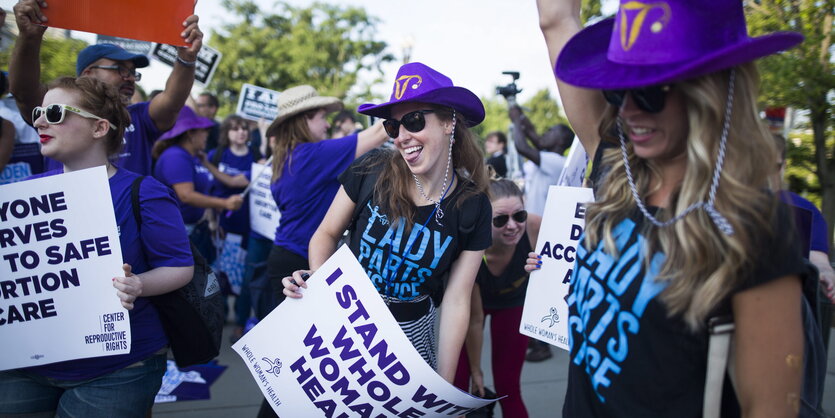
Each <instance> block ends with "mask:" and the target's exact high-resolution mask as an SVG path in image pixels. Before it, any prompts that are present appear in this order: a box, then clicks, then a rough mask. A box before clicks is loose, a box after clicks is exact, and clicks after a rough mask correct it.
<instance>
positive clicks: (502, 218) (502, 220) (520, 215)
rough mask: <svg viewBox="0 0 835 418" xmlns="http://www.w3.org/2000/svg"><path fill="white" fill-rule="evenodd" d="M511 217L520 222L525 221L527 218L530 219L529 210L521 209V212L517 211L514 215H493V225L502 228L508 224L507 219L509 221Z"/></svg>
mask: <svg viewBox="0 0 835 418" xmlns="http://www.w3.org/2000/svg"><path fill="white" fill-rule="evenodd" d="M510 218H513V221H515V222H516V223H518V224H520V223H522V222H525V221H526V220H528V211H526V210H520V211H519V212H516V213H514V214H513V215H507V214H504V215H499V216H494V217H493V226H495V227H496V228H502V227H504V226H505V225H507V221H509V220H510Z"/></svg>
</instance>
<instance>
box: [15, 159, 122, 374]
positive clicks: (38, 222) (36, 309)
mask: <svg viewBox="0 0 835 418" xmlns="http://www.w3.org/2000/svg"><path fill="white" fill-rule="evenodd" d="M0 196H2V197H0V352H2V353H3V355H2V356H0V370H7V369H16V368H20V367H27V366H37V365H43V364H48V363H55V362H58V361H65V360H74V359H80V358H88V357H99V356H107V355H115V354H125V353H128V352H129V351H130V346H131V334H130V319H129V316H128V312H127V311H126V310H125V309H124V308H123V307H122V304H121V303H120V302H119V297H118V296H117V295H116V289H115V288H114V287H113V283H112V280H111V278H113V277H117V276H122V275H124V271H123V270H122V250H121V247H120V244H119V233H118V230H117V227H116V217H115V215H114V213H113V202H112V199H111V197H110V186H109V183H108V178H107V171H106V170H105V168H104V166H101V167H96V168H91V169H87V170H81V171H76V172H71V173H66V174H60V175H56V176H52V177H44V178H39V179H34V180H28V181H24V182H19V183H13V184H7V185H3V186H0Z"/></svg>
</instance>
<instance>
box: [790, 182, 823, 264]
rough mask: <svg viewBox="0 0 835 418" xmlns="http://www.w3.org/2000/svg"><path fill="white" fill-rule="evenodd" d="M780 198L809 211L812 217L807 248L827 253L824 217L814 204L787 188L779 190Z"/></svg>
mask: <svg viewBox="0 0 835 418" xmlns="http://www.w3.org/2000/svg"><path fill="white" fill-rule="evenodd" d="M780 200H782V201H783V202H786V203H789V204H791V205H792V206H797V207H799V208H801V209H805V210H807V211H809V212H810V214H811V218H812V219H811V228H810V229H809V231H808V232H809V249H810V250H812V251H820V252H822V253H827V254H829V240H828V239H826V219H824V217H823V214H821V211H820V210H818V208H817V207H816V206H815V204H814V203H812V202H810V201H808V200H806V199H804V198H802V197H800V196H798V195H797V194H796V193H794V192H791V191H788V190H783V191H781V192H780ZM804 236H805V233H804Z"/></svg>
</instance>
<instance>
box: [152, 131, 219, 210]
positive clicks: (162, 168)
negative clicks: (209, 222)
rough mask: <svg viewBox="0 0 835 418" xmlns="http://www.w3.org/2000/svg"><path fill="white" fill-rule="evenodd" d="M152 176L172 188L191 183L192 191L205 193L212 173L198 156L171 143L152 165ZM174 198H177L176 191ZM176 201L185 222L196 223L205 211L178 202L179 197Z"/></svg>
mask: <svg viewBox="0 0 835 418" xmlns="http://www.w3.org/2000/svg"><path fill="white" fill-rule="evenodd" d="M154 177H156V179H157V180H159V181H160V182H161V183H162V184H164V185H166V186H168V187H171V188H172V189H173V188H174V186H173V185H175V184H177V183H193V184H194V191H196V192H198V193H202V194H205V195H208V194H209V189H210V188H211V186H212V174H211V173H210V172H209V169H207V168H206V167H204V166H203V164H201V163H200V159H199V158H197V157H195V156H193V155H191V154H189V153H188V151H186V150H185V149H183V147H181V146H179V145H172V146H170V147H168V149H166V150H165V151H163V152H162V155H160V156H159V159H158V160H157V165H156V166H155V167H154ZM174 198H177V194H176V193H175V194H174ZM177 201H178V202H179V203H180V213H181V214H182V215H183V222H185V223H186V224H194V223H196V222H197V221H199V220H200V218H202V217H203V212H205V211H206V209H204V208H198V207H197V206H191V205H187V204H185V203H183V202H180V200H179V199H177Z"/></svg>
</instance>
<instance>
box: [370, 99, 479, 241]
mask: <svg viewBox="0 0 835 418" xmlns="http://www.w3.org/2000/svg"><path fill="white" fill-rule="evenodd" d="M430 107H432V108H433V110H434V111H435V115H437V116H438V118H440V119H441V120H444V121H451V120H452V109H450V108H445V107H440V106H433V105H430ZM455 119H456V127H455V144H454V145H453V146H452V169H453V170H455V173H456V175H457V176H458V179H459V183H458V187H460V188H462V190H461V193H462V195H461V198H460V199H458V202H457V204H456V206H460V205H461V204H462V203H463V202H464V201H465V200H466V199H467V198H468V197H470V196H474V195H476V194H478V193H487V192H488V186H489V180H488V177H487V170H486V169H485V167H484V154H483V152H482V151H481V147H480V146H479V145H478V142H477V141H476V139H475V135H474V134H473V133H472V132H471V131H470V130H469V128H467V124H466V122H465V120H464V118H463V116H462V115H461V113H460V112H456V114H455ZM381 163H382V164H385V165H384V167H383V170H382V172H381V173H380V176H379V177H378V178H377V183H376V184H375V185H374V195H375V196H380V197H382V199H380V203H381V204H382V206H383V208H384V211H385V212H386V214H387V215H389V219H394V220H395V221H394V222H397V220H399V219H405V221H406V225H407V226H411V225H412V218H413V217H414V214H415V210H416V208H415V204H414V203H412V199H411V198H410V197H409V191H410V190H411V188H412V187H413V185H414V180H413V178H412V172H411V170H409V166H408V165H406V161H404V160H403V157H402V156H401V155H400V153H398V152H390V156H389V157H388V158H385V159H383V160H382V162H381ZM467 182H470V183H472V185H473V187H464V186H465V184H466V183H467Z"/></svg>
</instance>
